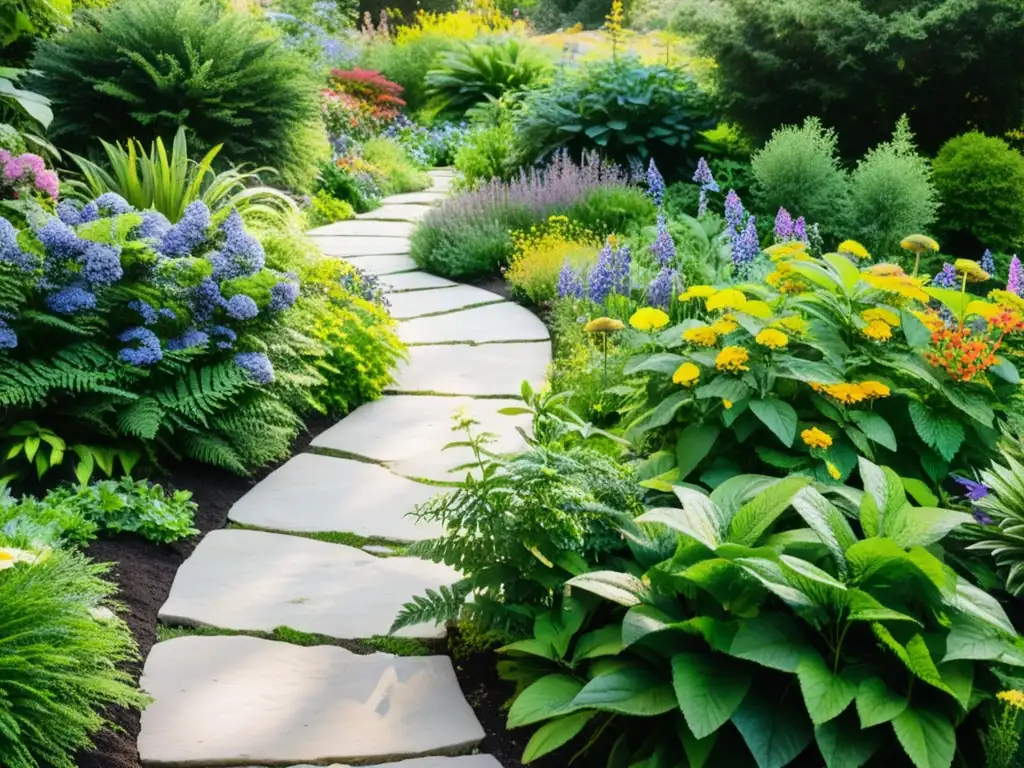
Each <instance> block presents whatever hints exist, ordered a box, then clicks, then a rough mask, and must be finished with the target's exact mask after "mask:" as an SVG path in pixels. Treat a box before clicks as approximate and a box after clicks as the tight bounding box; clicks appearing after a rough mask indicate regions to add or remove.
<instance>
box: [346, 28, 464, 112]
mask: <svg viewBox="0 0 1024 768" xmlns="http://www.w3.org/2000/svg"><path fill="white" fill-rule="evenodd" d="M453 45H454V43H453V41H451V40H448V39H445V38H444V37H441V36H440V35H422V36H419V37H416V38H414V39H412V40H409V41H408V42H403V43H401V44H397V43H392V42H391V41H383V42H381V41H378V42H372V43H370V44H369V45H367V46H366V47H365V48H364V50H363V55H362V57H361V59H360V63H361V64H362V65H363V66H365V67H368V68H370V69H375V70H377V71H379V72H380V73H381V74H382V75H384V77H386V78H387V79H388V80H392V81H394V82H396V83H398V84H399V85H400V86H402V88H403V89H404V90H403V91H402V98H403V99H405V103H406V105H407V106H408V109H409V111H410V112H418V111H419V110H421V109H423V108H425V107H426V106H427V104H428V102H429V100H430V97H429V95H428V94H427V83H426V80H427V72H429V71H430V70H431V69H432V68H433V66H434V62H435V61H436V60H437V59H438V57H439V56H440V55H441V54H442V53H444V52H445V51H449V50H451V49H452V47H453Z"/></svg>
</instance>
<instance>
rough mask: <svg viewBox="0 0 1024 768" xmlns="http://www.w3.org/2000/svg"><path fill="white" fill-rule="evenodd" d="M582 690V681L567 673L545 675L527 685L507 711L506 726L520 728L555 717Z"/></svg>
mask: <svg viewBox="0 0 1024 768" xmlns="http://www.w3.org/2000/svg"><path fill="white" fill-rule="evenodd" d="M581 690H583V683H582V682H581V681H579V680H577V679H576V678H575V677H569V676H568V675H547V676H546V677H542V678H541V679H540V680H538V681H537V682H535V683H533V684H532V685H530V686H528V687H527V688H526V689H525V690H524V691H523V692H522V693H521V694H519V696H517V697H516V700H515V701H514V702H512V707H511V708H510V709H509V711H508V727H509V728H520V727H522V726H524V725H532V724H533V723H539V722H540V721H541V720H547V719H548V718H551V717H557V716H558V715H559V714H561V710H562V709H563V708H565V707H566V706H568V705H569V703H570V702H571V701H572V700H573V699H574V698H576V694H578V693H579V692H580V691H581Z"/></svg>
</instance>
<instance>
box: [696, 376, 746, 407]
mask: <svg viewBox="0 0 1024 768" xmlns="http://www.w3.org/2000/svg"><path fill="white" fill-rule="evenodd" d="M696 392H697V397H698V399H701V400H706V399H708V398H712V397H717V398H721V399H722V400H731V401H732V402H734V403H736V402H739V401H740V400H744V399H746V398H748V397H750V396H751V395H752V394H753V393H754V389H753V388H752V387H750V386H749V385H747V384H745V383H743V381H741V380H740V379H734V378H732V377H731V376H718V377H717V378H715V379H712V380H711V381H709V382H708V383H707V384H705V385H704V386H702V387H697V390H696Z"/></svg>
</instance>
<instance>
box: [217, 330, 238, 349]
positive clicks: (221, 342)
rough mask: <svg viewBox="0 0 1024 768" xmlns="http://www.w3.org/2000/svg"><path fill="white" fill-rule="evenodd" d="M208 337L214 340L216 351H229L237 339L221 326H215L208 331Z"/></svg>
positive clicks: (231, 332)
mask: <svg viewBox="0 0 1024 768" xmlns="http://www.w3.org/2000/svg"><path fill="white" fill-rule="evenodd" d="M210 337H211V338H213V339H215V343H216V345H217V349H231V347H233V346H234V344H235V341H236V340H237V339H238V334H237V333H235V332H234V331H232V330H231V329H230V328H227V327H225V326H223V325H215V326H213V328H211V329H210Z"/></svg>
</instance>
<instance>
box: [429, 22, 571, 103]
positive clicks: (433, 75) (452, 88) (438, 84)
mask: <svg viewBox="0 0 1024 768" xmlns="http://www.w3.org/2000/svg"><path fill="white" fill-rule="evenodd" d="M550 69H551V66H550V64H549V63H548V61H547V59H546V58H544V56H542V55H541V54H540V53H539V52H538V51H536V50H535V49H533V48H531V47H530V46H529V45H528V44H527V43H524V42H523V41H522V40H519V39H517V38H514V37H509V38H505V39H493V40H488V41H486V42H484V43H482V44H470V45H465V46H463V47H462V48H460V49H458V50H455V51H450V52H447V53H444V54H442V55H441V56H440V57H439V59H438V60H437V64H436V68H435V69H431V70H430V71H429V72H427V77H426V85H427V93H428V94H429V95H430V96H431V98H432V99H433V101H434V103H435V104H436V105H437V106H438V107H439V108H440V109H441V110H442V111H450V112H455V113H465V112H466V110H467V109H469V108H470V107H472V106H474V105H476V104H480V103H483V102H486V101H491V100H494V99H498V98H500V97H501V96H503V95H504V94H505V93H507V92H509V91H525V90H528V89H529V88H531V87H534V86H536V85H537V84H538V83H539V81H540V80H541V79H542V78H543V77H544V76H545V75H546V74H547V72H548V71H549V70H550Z"/></svg>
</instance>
